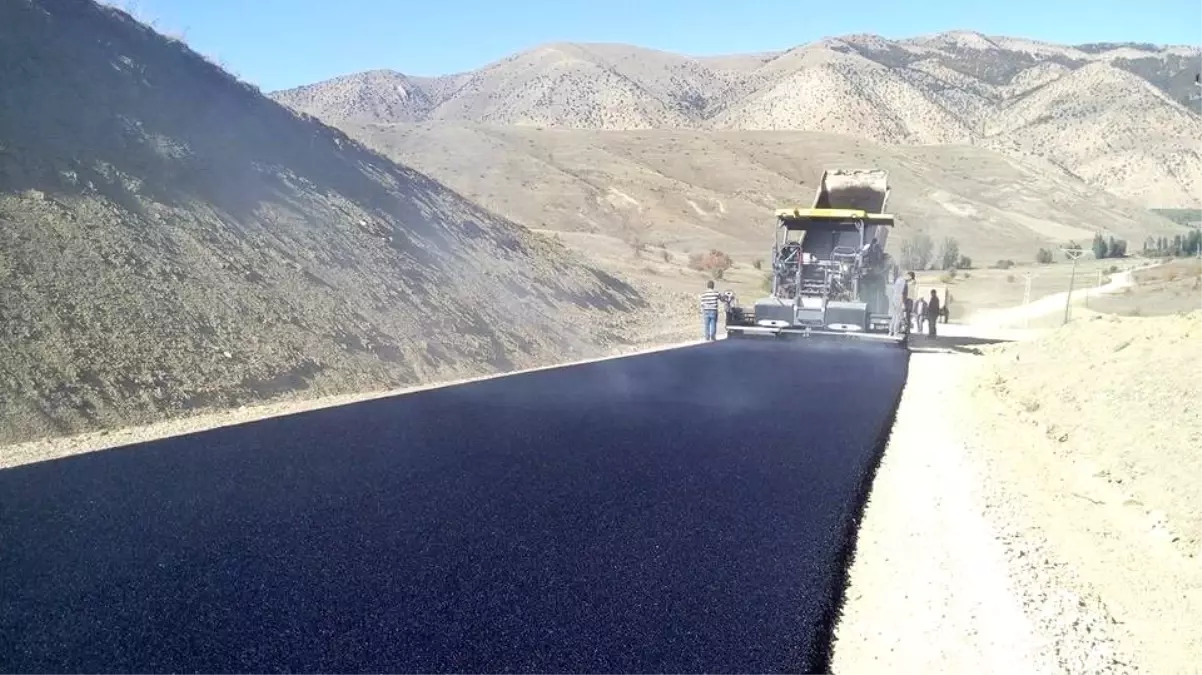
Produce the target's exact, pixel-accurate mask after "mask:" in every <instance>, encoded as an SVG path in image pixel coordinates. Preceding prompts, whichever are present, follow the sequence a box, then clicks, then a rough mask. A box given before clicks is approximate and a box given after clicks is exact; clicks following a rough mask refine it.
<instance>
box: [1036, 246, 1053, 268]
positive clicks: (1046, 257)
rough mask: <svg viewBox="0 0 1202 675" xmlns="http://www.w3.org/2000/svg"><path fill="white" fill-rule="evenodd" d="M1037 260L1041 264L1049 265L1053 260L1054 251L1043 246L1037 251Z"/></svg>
mask: <svg viewBox="0 0 1202 675" xmlns="http://www.w3.org/2000/svg"><path fill="white" fill-rule="evenodd" d="M1035 262H1037V263H1039V264H1041V265H1048V264H1051V262H1052V252H1051V251H1049V250H1047V249H1046V248H1041V249H1039V251H1037V252H1036V253H1035Z"/></svg>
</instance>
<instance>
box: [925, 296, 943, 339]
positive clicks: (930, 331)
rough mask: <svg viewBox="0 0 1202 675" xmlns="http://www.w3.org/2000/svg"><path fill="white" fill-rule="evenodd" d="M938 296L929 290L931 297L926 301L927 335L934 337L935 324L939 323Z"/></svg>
mask: <svg viewBox="0 0 1202 675" xmlns="http://www.w3.org/2000/svg"><path fill="white" fill-rule="evenodd" d="M939 314H940V311H939V294H937V293H936V292H935V289H933V288H932V289H931V297H930V299H928V300H927V335H930V336H931V337H935V324H936V323H938V322H939Z"/></svg>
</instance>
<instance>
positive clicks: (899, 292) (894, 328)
mask: <svg viewBox="0 0 1202 675" xmlns="http://www.w3.org/2000/svg"><path fill="white" fill-rule="evenodd" d="M894 274H897V277H896V278H895V279H894V280H893V283H892V284H890V285H889V335H897V334H898V333H900V332H901V325H902V321H904V320H905V313H906V306H905V297H906V278H905V277H904V276H902V275H901V273H900V270H897V271H895V272H894Z"/></svg>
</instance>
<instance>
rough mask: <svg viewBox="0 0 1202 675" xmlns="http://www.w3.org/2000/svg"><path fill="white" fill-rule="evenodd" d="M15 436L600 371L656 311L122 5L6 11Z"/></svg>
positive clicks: (11, 425) (4, 269)
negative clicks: (601, 359)
mask: <svg viewBox="0 0 1202 675" xmlns="http://www.w3.org/2000/svg"><path fill="white" fill-rule="evenodd" d="M0 64H3V65H2V66H0V345H2V349H3V355H2V358H0V442H9V441H15V440H20V439H26V438H31V437H34V436H39V435H44V434H50V433H67V432H72V431H77V430H82V429H87V428H95V427H107V426H112V425H118V424H126V423H131V422H139V421H147V420H150V419H155V418H161V417H165V416H172V415H178V414H182V413H184V412H188V411H194V410H199V409H203V408H209V407H224V406H231V405H238V404H243V403H247V402H251V401H256V400H261V399H265V398H270V397H273V396H276V395H279V394H285V393H294V392H297V391H302V390H308V391H309V392H310V393H314V394H316V393H335V392H345V391H361V390H365V389H375V388H382V387H387V386H396V385H402V384H408V383H417V382H422V381H428V380H432V379H442V378H448V377H454V376H464V375H467V374H473V373H481V372H492V371H497V370H505V369H510V368H513V367H516V366H525V365H533V364H536V363H549V362H553V361H560V360H562V359H564V358H568V357H571V356H578V355H588V354H596V353H599V352H601V351H603V350H604V349H605V348H606V347H607V346H609V345H612V344H615V343H619V342H623V341H625V340H626V338H627V335H628V334H627V333H626V332H624V331H623V322H624V321H626V319H625V318H623V317H629V316H631V314H630V312H632V311H634V310H637V309H639V308H642V307H646V306H647V304H648V300H647V299H646V298H645V297H644V296H642V295H640V293H639V292H638V291H636V290H635V289H634V288H632V287H630V286H628V285H627V284H626V283H624V282H622V281H620V280H618V279H616V278H614V277H612V276H610V275H608V274H606V273H603V272H600V271H598V270H596V269H593V268H591V267H589V266H587V265H583V264H581V262H580V261H579V260H578V259H576V258H574V257H573V256H572V255H571V254H570V253H569V252H568V251H567V250H566V249H565V248H563V247H562V246H559V245H556V244H555V243H553V242H550V241H549V240H546V239H544V238H542V237H539V236H537V235H534V234H532V233H530V232H529V231H528V230H526V229H525V228H523V227H521V226H519V225H517V224H514V223H513V222H511V221H508V220H504V219H502V218H499V217H497V216H495V215H493V214H492V213H490V212H487V211H485V210H482V209H481V208H479V207H477V206H476V205H474V204H473V203H471V202H469V201H467V200H466V199H464V198H463V197H461V196H460V195H459V194H457V193H456V192H453V191H452V190H450V189H448V188H447V187H445V186H444V185H442V184H440V183H438V182H435V181H434V180H431V179H430V178H428V177H427V176H425V175H423V174H421V173H418V172H417V171H414V170H412V169H410V168H407V167H404V166H398V165H396V164H394V163H392V162H391V161H389V160H387V159H386V158H384V157H383V156H381V155H379V154H377V153H375V152H373V151H371V150H369V149H367V148H365V147H364V146H362V145H360V144H358V143H356V142H355V141H353V140H352V139H350V138H349V137H347V136H345V135H343V134H342V133H341V132H338V131H336V130H333V129H331V128H329V127H327V126H325V125H323V124H321V123H319V122H317V121H316V120H313V119H310V118H306V117H305V116H303V115H298V114H297V113H295V112H294V111H292V110H289V109H288V108H286V107H284V106H282V105H279V104H278V103H276V102H274V101H272V100H270V99H269V98H267V97H265V96H263V95H262V94H260V93H259V92H258V91H257V90H255V89H254V88H253V87H250V86H248V85H246V84H243V83H241V82H239V81H237V80H235V79H234V78H232V77H231V76H229V75H228V74H227V73H225V72H223V71H222V70H221V69H219V68H217V67H215V66H214V65H212V64H210V63H208V62H206V61H205V60H203V59H202V58H201V57H200V56H198V55H197V54H196V53H194V52H192V51H190V50H189V49H188V48H186V47H185V46H184V45H183V44H180V43H178V42H174V41H171V40H168V39H166V38H164V37H163V36H161V35H159V34H157V33H155V32H153V31H152V30H150V29H149V28H147V27H145V26H143V25H141V24H139V23H137V22H135V21H134V20H132V19H131V18H130V17H129V16H128V15H126V14H124V13H122V12H119V11H117V10H113V9H109V8H106V7H102V6H100V5H98V4H95V3H94V2H91V1H90V0H15V1H14V0H6V1H5V2H0Z"/></svg>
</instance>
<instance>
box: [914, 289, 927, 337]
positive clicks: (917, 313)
mask: <svg viewBox="0 0 1202 675" xmlns="http://www.w3.org/2000/svg"><path fill="white" fill-rule="evenodd" d="M926 318H927V301H926V298H923V297H921V296H919V298H918V299H917V300H915V301H914V330H916V331H917V332H919V333H921V332H922V322H923V321H926Z"/></svg>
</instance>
